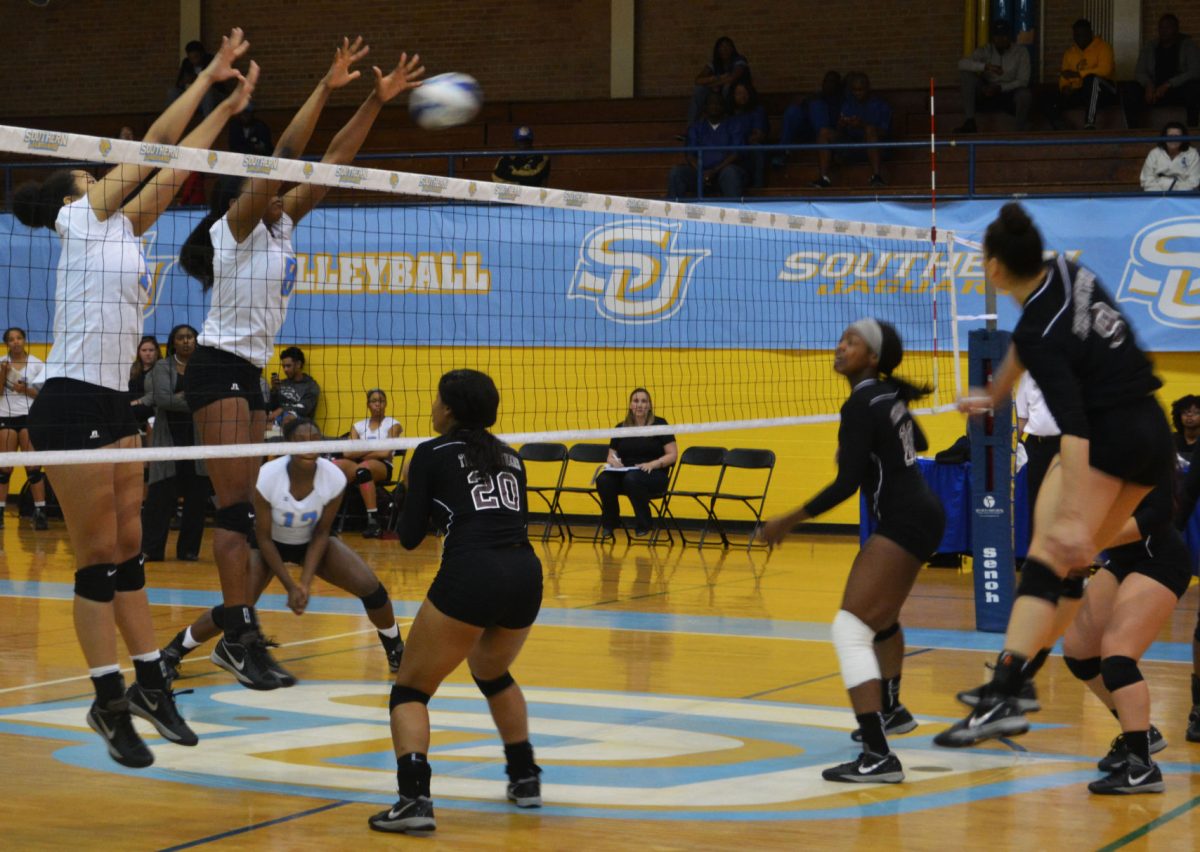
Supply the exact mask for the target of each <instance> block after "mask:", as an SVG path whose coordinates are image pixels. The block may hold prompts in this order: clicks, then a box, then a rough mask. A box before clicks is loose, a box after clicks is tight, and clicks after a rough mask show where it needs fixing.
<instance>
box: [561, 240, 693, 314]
mask: <svg viewBox="0 0 1200 852" xmlns="http://www.w3.org/2000/svg"><path fill="white" fill-rule="evenodd" d="M679 228H680V226H679V225H675V224H666V223H658V222H647V221H646V220H644V219H627V220H623V221H619V222H614V223H611V224H608V225H604V226H601V227H599V228H596V229H594V230H593V231H591V232H590V233H588V235H587V236H585V237H584V238H583V243H582V245H581V246H580V248H579V260H578V262H577V263H576V264H575V273H574V275H573V276H572V278H571V286H570V289H569V290H568V292H567V298H568V299H590V300H591V301H593V302H595V304H596V310H597V311H598V312H599V313H600V315H601V316H602V317H604V318H605V319H608V320H612V321H613V322H621V323H633V324H638V323H652V322H662V321H663V320H665V319H667V318H668V317H671V316H673V315H674V314H675V313H677V312H678V311H679V309H680V307H682V305H683V300H684V297H685V296H686V295H687V289H688V285H689V284H690V283H691V280H692V273H693V272H695V270H696V266H697V265H698V264H699V263H700V261H701V260H703V259H704V258H706V257H708V256H709V254H711V252H710V251H709V250H708V249H682V248H679V247H678V246H677V243H678V238H679Z"/></svg>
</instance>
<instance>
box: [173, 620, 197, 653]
mask: <svg viewBox="0 0 1200 852" xmlns="http://www.w3.org/2000/svg"><path fill="white" fill-rule="evenodd" d="M176 638H178V639H179V644H180V646H182V648H183V652H184V653H185V654H186V653H187V652H188V651H191V650H193V649H195V648H199V647H200V643H199V642H197V641H196V637H195V636H193V635H192V626H191V625H190V624H189V625H188V626H187V627H186V628H184V629H183V630H181V631H180V632H179V636H178V637H176Z"/></svg>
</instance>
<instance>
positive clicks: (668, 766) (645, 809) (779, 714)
mask: <svg viewBox="0 0 1200 852" xmlns="http://www.w3.org/2000/svg"><path fill="white" fill-rule="evenodd" d="M525 697H526V699H527V701H528V702H529V707H530V714H529V715H530V720H529V722H530V732H531V734H532V739H533V741H534V743H535V745H536V748H537V759H538V763H539V764H541V766H542V767H543V769H544V774H543V776H542V777H543V781H544V782H545V783H544V785H543V795H544V797H545V801H546V807H545V809H544V810H543V811H542V813H544V814H547V815H563V816H576V817H593V818H611V819H654V820H692V821H710V820H738V821H747V820H751V821H772V820H789V821H791V820H831V819H846V820H850V819H861V818H863V817H868V816H876V815H878V816H885V815H892V816H894V815H895V814H897V813H903V812H916V811H929V810H937V809H939V808H944V807H951V806H955V805H958V804H961V803H962V802H963V801H965V800H974V801H978V800H984V799H992V798H998V797H1005V796H1010V795H1015V794H1016V793H1019V792H1023V793H1028V792H1031V791H1033V790H1037V789H1048V788H1053V787H1061V786H1064V785H1067V784H1078V783H1079V781H1080V774H1079V771H1078V768H1079V763H1078V761H1079V760H1080V758H1078V757H1075V756H1063V755H1036V754H1031V753H1028V752H1026V753H1017V752H1013V751H993V750H977V751H976V750H967V749H963V750H945V749H937V748H934V747H933V745H932V743H931V741H930V736H929V735H928V734H924V731H930V733H932V731H931V729H940V727H941V726H940V725H937V724H929V723H931V722H935V721H945V722H949V721H951V720H949V719H945V720H933V719H929V718H926V719H923V720H922V722H923V723H925V727H924V728H923V729H921V733H917V734H914V735H911V736H907V737H904V738H897V739H895V740H894V741H893V744H894V745H895V746H897V749H896V751H897V753H898V754H899V755H900V759H901V760H902V761H903V763H904V768H905V773H906V783H905V784H903V785H899V786H894V787H889V789H888V792H887V795H880V791H879V789H878V788H875V787H873V785H871V786H870V788H868V787H865V786H864V787H860V786H857V785H853V784H851V785H845V784H836V783H832V782H827V781H824V780H822V779H821V770H822V769H823V768H825V767H827V766H830V765H832V764H834V763H838V762H840V761H842V760H847V759H849V758H851V757H852V756H853V753H854V752H856V751H857V747H856V746H855V745H854V743H852V742H851V740H850V736H849V734H850V730H851V729H852V728H854V727H855V721H854V716H853V715H851V713H850V712H849V711H848V710H846V709H842V708H837V709H834V708H829V707H816V706H805V705H798V704H786V703H781V702H771V701H762V700H754V701H749V700H738V699H720V698H707V697H700V696H670V695H649V694H642V693H625V692H604V691H593V690H575V689H546V688H530V689H526V690H525ZM387 701H388V691H387V684H385V683H364V682H344V681H343V682H309V683H303V684H300V685H297V686H295V687H292V688H290V689H280V690H274V691H270V692H254V691H251V690H246V689H242V688H240V687H237V686H229V685H221V686H209V687H200V688H197V689H196V691H195V693H194V694H193V695H191V696H190V697H188V698H187V699H185V700H184V702H183V711H184V714H185V715H186V716H187V717H188V719H189V721H190V722H191V724H192V727H193V728H194V729H195V730H196V733H197V734H198V735H199V736H200V739H201V742H200V745H199V746H198V747H196V748H182V747H179V746H175V745H170V744H167V743H164V742H163V741H162V740H161V739H158V738H157V737H156V736H153V737H152V736H151V734H153V729H151V728H150V727H149V726H148V725H145V724H144V723H143V722H142V721H141V720H140V719H135V720H134V722H135V724H136V725H137V726H138V729H139V731H141V732H142V735H143V736H145V737H146V738H147V741H148V742H149V743H150V745H151V748H152V749H153V751H154V757H155V762H154V765H153V766H152V767H151V768H149V769H145V770H129V769H124V768H123V767H121V766H119V765H118V764H116V763H114V762H113V761H112V760H111V759H110V758H109V757H108V753H107V751H106V750H105V748H104V746H103V744H102V743H101V741H100V740H99V738H98V737H97V736H96V735H95V734H94V733H92V732H91V731H90V730H88V729H87V725H86V722H85V721H84V716H85V714H86V712H87V704H86V703H84V702H79V701H70V702H54V703H49V704H37V705H30V706H27V707H9V708H5V709H4V710H2V711H0V736H3V735H19V736H25V737H35V738H42V739H49V740H54V741H57V742H62V741H64V740H66V741H68V745H66V746H64V747H62V748H60V749H58V750H57V751H56V752H55V757H56V758H57V759H58V760H60V761H63V762H64V763H68V764H70V765H73V766H80V767H84V768H87V769H89V770H93V771H98V772H113V773H122V774H129V775H131V776H134V777H138V778H156V779H163V780H169V781H173V782H177V783H183V784H193V785H197V786H202V787H206V786H214V787H217V786H219V787H222V788H230V787H232V788H235V789H242V790H247V791H259V792H270V793H277V794H283V795H295V796H306V797H314V796H317V797H328V798H336V799H340V800H345V801H356V802H369V803H377V804H390V803H391V802H392V801H394V799H395V777H396V776H395V769H396V764H395V758H394V757H393V755H392V750H391V741H390V739H389V732H388V721H387ZM430 713H431V720H432V725H433V738H432V747H431V749H430V762H431V763H432V764H433V769H434V779H433V794H434V797H435V800H436V803H437V807H438V808H452V809H460V810H470V811H494V812H504V811H508V810H509V805H508V804H507V802H505V799H504V783H505V778H504V766H503V755H502V751H501V747H500V742H499V740H498V739H497V737H496V732H495V729H494V728H493V726H492V720H491V717H490V715H489V714H488V710H487V704H486V703H485V701H484V699H483V697H482V696H481V695H480V694H479V691H478V690H477V689H476V688H475V687H474V686H466V685H455V684H445V685H444V686H443V687H442V689H441V690H439V691H438V694H437V696H436V697H435V698H434V700H433V702H432V704H431V706H430ZM1036 727H1050V726H1036ZM1168 771H1170V770H1168Z"/></svg>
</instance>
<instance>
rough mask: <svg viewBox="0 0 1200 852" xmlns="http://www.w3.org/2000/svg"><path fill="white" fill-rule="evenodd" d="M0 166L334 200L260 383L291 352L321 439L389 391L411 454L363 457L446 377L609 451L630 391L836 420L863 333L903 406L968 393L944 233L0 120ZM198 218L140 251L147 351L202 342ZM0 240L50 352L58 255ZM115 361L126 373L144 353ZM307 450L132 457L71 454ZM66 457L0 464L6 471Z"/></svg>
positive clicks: (775, 419) (158, 232)
mask: <svg viewBox="0 0 1200 852" xmlns="http://www.w3.org/2000/svg"><path fill="white" fill-rule="evenodd" d="M0 152H4V153H6V154H8V155H16V157H19V158H21V159H22V167H21V168H19V169H16V170H15V171H16V172H17V173H18V174H19V175H21V177H19V178H18V179H17V180H15V181H14V184H19V183H20V181H21V179H23V178H24V176H26V175H28V176H29V177H31V178H34V179H41V178H43V177H44V176H45V175H46V174H47V173H48V172H49V171H50V170H52V169H55V168H61V167H62V161H64V160H68V161H73V162H74V163H83V164H88V165H86V166H73V167H84V168H89V169H91V170H93V172H94V173H95V174H96V175H97V176H99V175H100V174H102V173H103V171H104V170H106V169H108V168H110V167H111V166H112V165H114V164H117V163H131V164H142V165H149V166H154V167H162V166H170V167H172V168H177V169H179V168H181V169H187V170H189V171H191V172H193V173H194V174H195V175H198V176H199V177H198V178H197V180H199V181H202V182H207V183H209V184H211V183H212V182H213V181H214V180H215V179H216V178H217V177H218V176H221V175H231V176H237V177H254V176H260V177H271V178H275V179H279V180H282V181H284V186H285V188H286V187H287V186H289V185H291V184H296V183H312V184H322V185H325V186H328V187H331V189H332V191H331V193H330V195H329V196H328V197H327V200H326V203H325V204H323V205H322V206H320V207H318V208H317V209H316V210H314V211H313V212H312V213H311V214H309V215H308V216H307V217H306V218H305V219H304V220H303V221H302V222H300V223H299V224H298V225H297V227H296V229H295V232H294V234H293V237H292V243H293V246H294V248H295V252H296V267H295V278H294V281H288V282H286V283H285V286H286V287H290V288H291V296H290V302H289V306H288V315H287V320H286V322H285V324H284V326H283V329H282V331H281V332H280V334H279V336H278V338H277V339H276V340H275V341H274V344H275V348H274V351H275V353H276V360H275V361H273V362H272V364H271V365H269V366H268V367H267V368H266V370H265V371H264V374H265V375H266V376H268V377H269V376H270V374H271V373H273V372H281V371H280V370H279V368H278V366H275V364H276V363H277V359H278V355H279V353H280V352H282V350H283V349H284V348H286V347H290V346H298V347H300V349H301V350H302V351H303V352H304V355H305V358H306V363H305V372H306V373H307V374H309V375H310V376H312V377H313V378H315V379H316V381H317V382H318V383H319V384H320V387H321V396H320V402H319V403H318V409H317V412H316V419H317V421H318V422H319V423H320V424H321V426H322V428H323V431H324V432H325V434H326V435H329V436H335V435H341V434H344V433H346V432H348V430H349V429H350V426H351V424H352V423H354V422H356V421H358V420H361V419H362V418H364V417H365V416H366V414H367V407H366V394H367V391H368V390H370V389H373V388H381V389H383V390H384V391H385V392H386V393H387V394H388V400H389V402H388V412H387V413H388V415H389V416H392V417H395V418H396V419H397V420H399V421H400V423H401V424H402V425H403V427H404V430H405V437H402V438H399V439H395V440H392V441H387V442H383V443H380V442H374V441H373V442H371V443H370V449H385V448H390V449H407V448H411V447H412V446H414V445H415V444H417V443H419V441H420V440H423V439H426V438H428V437H429V436H430V434H431V427H430V425H429V408H430V404H431V402H432V400H433V398H434V395H435V393H436V389H437V382H438V379H439V378H440V376H441V375H442V374H443V373H444V372H446V371H448V370H451V369H456V368H461V367H470V368H474V369H479V370H483V371H484V372H486V373H488V374H489V375H491V376H492V378H493V379H494V380H495V381H496V384H497V386H498V387H499V390H500V394H501V407H500V420H499V422H498V423H497V424H496V427H495V431H496V432H497V433H498V434H501V435H502V436H504V437H506V439H508V440H510V441H512V442H513V443H521V442H527V441H533V440H539V441H540V440H553V441H567V442H570V441H577V440H587V439H597V438H602V437H607V436H609V435H611V433H612V431H613V425H614V424H615V423H617V422H619V421H620V420H622V419H623V417H624V415H625V411H626V406H627V401H628V398H629V394H630V392H631V391H632V390H633V389H634V388H637V387H645V388H648V389H649V390H650V392H651V394H652V397H653V401H654V408H655V410H656V412H657V413H659V414H662V415H663V416H666V417H667V418H668V419H669V420H670V422H671V425H670V426H669V427H665V428H664V427H660V428H658V429H657V430H655V429H654V428H648V429H646V430H644V431H645V432H647V433H654V432H655V431H657V432H660V433H661V432H664V431H670V432H673V433H675V434H689V433H696V432H708V431H727V430H735V429H741V428H760V427H769V426H786V425H791V424H800V423H812V422H820V421H828V420H836V419H837V416H838V410H839V408H840V407H841V405H842V403H843V402H844V401H845V398H846V396H847V392H848V388H847V385H846V380H845V379H844V378H843V377H841V376H839V375H837V374H835V373H834V372H833V368H832V360H833V350H834V347H835V346H836V344H837V342H838V339H839V338H840V336H841V334H842V331H843V330H844V329H845V327H846V326H847V325H848V324H849V323H851V322H853V321H855V320H857V319H859V318H862V317H864V316H873V317H876V318H878V319H880V320H885V321H887V322H890V323H892V324H893V325H894V326H895V327H896V328H897V330H898V331H899V333H900V336H901V338H902V339H903V341H904V346H905V356H904V360H903V363H902V365H901V367H900V368H899V369H898V370H897V374H898V375H903V376H904V377H905V378H906V379H908V380H910V381H913V382H915V383H918V384H928V385H929V386H930V387H932V388H933V393H932V394H931V395H930V396H929V397H928V398H926V399H925V400H923V401H922V402H921V403H919V405H921V406H925V407H926V409H927V410H928V409H931V410H946V409H947V408H948V407H949V406H951V405H952V404H953V402H954V400H955V398H956V397H957V395H958V393H959V391H960V390H961V384H962V382H961V377H960V375H959V358H958V354H959V343H958V339H957V334H956V325H955V314H956V310H957V307H956V302H955V281H954V277H953V276H954V268H955V264H954V262H953V246H954V240H953V236H952V235H951V234H942V233H937V234H933V233H931V231H930V230H929V229H923V228H915V227H907V226H900V225H891V224H886V223H865V222H850V221H836V220H828V219H821V218H814V217H809V216H798V215H792V214H790V213H784V212H779V211H778V208H776V209H775V210H772V209H771V208H772V205H771V204H770V203H766V202H764V203H763V204H762V205H761V206H760V207H758V208H755V207H751V206H746V205H738V206H720V205H715V204H706V203H681V202H674V201H661V200H650V199H642V198H626V197H620V196H609V195H601V194H592V193H585V192H574V191H569V190H560V189H540V188H530V187H521V186H514V185H509V184H494V183H487V182H480V181H473V180H463V179H456V178H452V177H444V176H437V175H428V174H417V173H408V172H399V171H389V170H384V169H374V168H365V167H362V166H360V165H330V164H321V163H315V162H308V161H302V160H289V159H282V158H276V157H261V156H247V155H242V154H236V153H230V152H224V151H209V150H202V149H191V148H181V147H177V146H170V145H158V144H144V143H139V142H133V141H120V140H115V139H105V138H99V137H94V136H85V135H78V134H68V133H59V132H50V131H42V130H35V129H27V128H19V127H10V126H0ZM13 158H14V157H10V159H13ZM664 179H665V177H664ZM131 190H132V187H131ZM205 212H206V211H205V210H204V209H202V208H172V209H170V210H168V211H167V212H165V213H164V214H163V215H162V216H161V217H160V218H159V220H158V222H157V223H156V225H155V226H154V227H153V228H152V229H151V230H150V231H148V232H147V233H146V234H145V235H143V237H142V246H143V254H144V257H145V261H146V272H147V274H146V275H145V276H144V279H145V281H144V294H143V295H144V305H143V316H144V321H145V333H146V334H149V335H154V336H155V337H156V338H157V339H158V341H159V342H162V343H165V342H166V340H167V337H168V333H169V331H170V330H171V329H172V328H173V327H175V326H177V325H179V324H185V323H186V324H189V325H191V326H192V327H194V328H197V329H199V328H201V327H202V326H203V323H204V318H205V315H206V313H207V304H206V303H207V301H208V297H207V294H206V293H205V292H204V291H203V289H202V288H201V286H200V284H199V283H198V282H196V281H195V280H192V279H190V278H188V277H187V275H186V274H185V273H184V272H183V271H182V269H180V267H179V264H178V257H179V250H180V247H181V246H182V244H183V242H184V241H185V240H186V239H187V237H188V235H189V233H190V232H191V231H192V229H193V228H194V227H195V225H196V224H197V223H198V222H199V221H200V220H201V219H202V218H203V216H204V214H205ZM0 246H3V250H2V251H0V276H2V278H3V280H4V282H5V290H4V301H3V303H4V311H5V319H4V325H5V327H9V326H19V327H21V328H23V329H25V330H26V331H27V333H28V339H29V349H30V350H31V351H32V352H33V354H35V355H38V356H40V357H43V358H44V357H45V354H46V352H47V351H48V350H49V347H50V343H51V342H52V341H51V328H52V321H53V316H54V310H55V303H54V300H55V285H56V268H57V263H58V254H59V238H58V237H57V235H56V234H54V233H52V232H51V231H49V230H46V229H41V230H39V231H32V230H30V229H28V228H26V227H25V226H23V225H22V224H20V223H19V222H17V221H16V220H15V218H14V217H13V216H12V214H11V213H9V212H5V213H3V214H0ZM96 307H97V309H99V308H100V307H101V306H99V305H97V306H96ZM108 354H109V355H110V356H111V357H112V358H113V359H115V360H117V361H119V362H120V363H121V364H123V365H125V366H127V367H129V368H132V365H133V363H134V359H135V357H136V354H135V353H134V352H132V351H131V352H112V353H108ZM625 434H637V433H636V432H633V433H625ZM323 448H325V449H328V450H331V451H354V450H363V449H366V448H367V447H366V446H364V445H363V444H354V443H350V442H337V443H326V444H324V445H323ZM312 449H313V448H312V447H311V446H310V445H306V444H292V445H287V446H286V447H283V446H281V445H280V444H278V443H272V444H271V445H270V446H269V447H265V446H263V445H245V446H238V447H175V448H150V447H146V448H139V449H136V450H119V451H118V450H107V451H104V450H94V451H79V453H77V454H72V455H71V456H69V460H71V461H77V462H78V461H85V460H87V459H94V460H101V459H111V458H113V456H112V453H117V452H119V453H123V455H121V456H120V458H124V459H128V460H135V459H142V460H153V459H177V458H204V457H215V456H239V455H252V454H262V453H264V452H268V451H269V452H271V453H273V454H278V453H280V452H281V451H285V450H286V451H288V452H303V451H312ZM67 458H68V457H66V456H65V455H64V454H62V453H55V454H43V453H38V454H35V455H30V454H22V455H20V456H17V455H15V454H8V455H5V454H0V465H10V464H15V465H24V464H31V463H41V464H54V463H62V462H63V461H65V460H67Z"/></svg>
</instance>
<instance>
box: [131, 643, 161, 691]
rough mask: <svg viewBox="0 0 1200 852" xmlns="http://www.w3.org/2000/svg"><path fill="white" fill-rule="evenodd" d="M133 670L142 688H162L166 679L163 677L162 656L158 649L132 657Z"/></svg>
mask: <svg viewBox="0 0 1200 852" xmlns="http://www.w3.org/2000/svg"><path fill="white" fill-rule="evenodd" d="M133 670H134V672H135V673H136V677H137V682H138V686H141V687H142V688H143V689H156V690H160V691H161V690H164V689H166V688H167V680H166V678H165V677H163V670H162V657H161V655H160V654H159V652H158V649H155V650H153V651H151V652H150V653H149V654H138V655H137V656H136V657H134V658H133Z"/></svg>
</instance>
